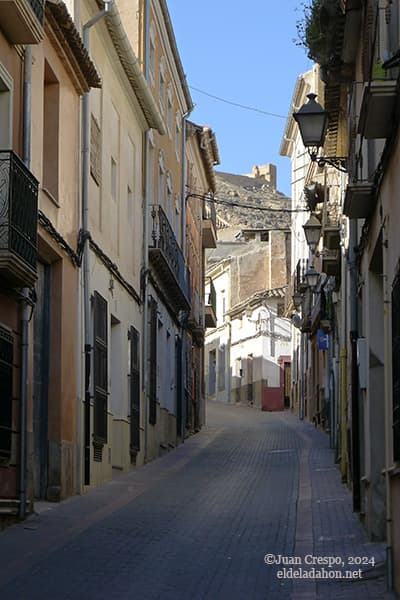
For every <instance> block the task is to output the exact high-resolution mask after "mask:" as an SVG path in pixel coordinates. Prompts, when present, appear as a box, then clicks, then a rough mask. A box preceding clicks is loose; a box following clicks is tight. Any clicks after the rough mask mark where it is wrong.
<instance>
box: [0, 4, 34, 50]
mask: <svg viewBox="0 0 400 600" xmlns="http://www.w3.org/2000/svg"><path fill="white" fill-rule="evenodd" d="M0 22H1V29H2V30H3V31H4V33H5V35H6V36H7V39H8V41H9V42H10V43H11V44H38V43H39V42H41V41H42V39H43V37H44V27H43V24H44V0H5V1H4V0H3V1H0Z"/></svg>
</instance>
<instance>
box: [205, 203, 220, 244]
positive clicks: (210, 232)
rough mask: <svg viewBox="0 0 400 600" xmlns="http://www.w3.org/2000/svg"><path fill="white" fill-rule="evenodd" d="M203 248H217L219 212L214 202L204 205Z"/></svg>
mask: <svg viewBox="0 0 400 600" xmlns="http://www.w3.org/2000/svg"><path fill="white" fill-rule="evenodd" d="M202 234H203V235H202V240H203V248H216V247H217V212H216V210H215V205H214V203H213V202H209V203H206V202H205V203H204V205H203V230H202Z"/></svg>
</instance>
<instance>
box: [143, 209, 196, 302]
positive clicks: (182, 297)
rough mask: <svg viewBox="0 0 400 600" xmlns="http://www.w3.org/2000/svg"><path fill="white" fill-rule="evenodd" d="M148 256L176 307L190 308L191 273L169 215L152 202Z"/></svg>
mask: <svg viewBox="0 0 400 600" xmlns="http://www.w3.org/2000/svg"><path fill="white" fill-rule="evenodd" d="M151 216H152V219H153V229H152V234H151V239H152V244H151V246H150V248H149V258H150V261H151V264H152V266H153V268H154V270H155V272H156V275H157V278H158V279H159V282H160V283H161V285H162V286H163V287H164V289H165V293H166V295H167V296H168V298H169V299H170V300H171V302H172V304H173V305H174V307H175V308H176V309H177V310H181V309H182V310H189V309H190V275H189V270H188V268H187V266H186V264H185V258H184V256H183V253H182V250H181V249H180V247H179V244H178V242H177V240H176V237H175V234H174V231H173V229H172V227H171V225H170V223H169V221H168V218H167V215H166V214H165V212H164V211H163V209H162V208H161V206H158V205H153V206H152V211H151Z"/></svg>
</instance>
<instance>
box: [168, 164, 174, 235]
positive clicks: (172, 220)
mask: <svg viewBox="0 0 400 600" xmlns="http://www.w3.org/2000/svg"><path fill="white" fill-rule="evenodd" d="M167 214H168V220H169V222H170V223H171V225H172V226H173V225H174V218H173V217H174V212H173V206H172V181H171V173H170V172H168V173H167Z"/></svg>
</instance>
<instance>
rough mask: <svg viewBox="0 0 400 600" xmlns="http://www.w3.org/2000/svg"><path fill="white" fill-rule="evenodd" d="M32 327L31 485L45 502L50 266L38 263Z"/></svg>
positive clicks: (35, 493) (38, 497)
mask: <svg viewBox="0 0 400 600" xmlns="http://www.w3.org/2000/svg"><path fill="white" fill-rule="evenodd" d="M37 274H38V278H37V282H36V296H37V298H36V306H35V317H34V324H33V446H34V455H33V482H34V495H35V498H36V499H45V498H46V495H47V485H48V422H49V417H48V412H49V410H48V407H49V363H50V335H51V332H50V294H51V290H50V285H51V278H50V265H48V264H45V263H42V262H38V263H37Z"/></svg>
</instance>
